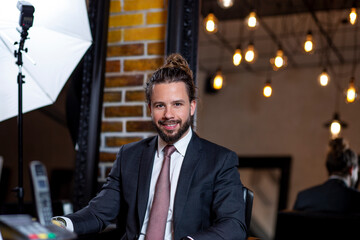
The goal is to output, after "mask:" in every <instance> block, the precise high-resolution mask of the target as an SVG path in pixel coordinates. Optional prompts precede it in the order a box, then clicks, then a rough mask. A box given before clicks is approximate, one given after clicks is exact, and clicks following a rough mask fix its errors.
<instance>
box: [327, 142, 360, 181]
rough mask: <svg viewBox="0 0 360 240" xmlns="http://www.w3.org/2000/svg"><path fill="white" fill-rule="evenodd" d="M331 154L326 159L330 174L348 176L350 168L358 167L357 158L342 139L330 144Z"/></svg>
mask: <svg viewBox="0 0 360 240" xmlns="http://www.w3.org/2000/svg"><path fill="white" fill-rule="evenodd" d="M329 147H330V149H329V152H328V154H327V159H326V168H327V170H328V172H329V174H330V175H331V174H337V175H340V176H346V175H347V174H348V173H349V168H351V167H353V166H357V165H358V162H357V161H358V160H357V156H356V154H355V152H354V151H352V150H351V149H350V148H349V147H348V145H347V144H346V143H345V141H344V139H342V138H335V139H332V140H331V141H330V142H329Z"/></svg>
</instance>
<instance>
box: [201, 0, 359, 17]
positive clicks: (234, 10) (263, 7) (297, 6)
mask: <svg viewBox="0 0 360 240" xmlns="http://www.w3.org/2000/svg"><path fill="white" fill-rule="evenodd" d="M357 3H360V2H359V1H354V0H321V1H320V0H317V1H311V0H235V1H234V5H233V6H232V7H231V8H228V9H223V8H220V7H219V5H218V3H217V0H202V1H201V4H202V5H201V15H202V16H206V15H207V14H208V13H209V12H213V13H214V14H215V16H216V17H217V18H218V19H219V20H220V21H225V20H234V19H243V18H245V17H246V16H247V15H248V14H249V11H250V10H255V11H256V14H257V15H258V16H259V17H269V16H279V15H289V14H298V13H304V12H312V11H315V12H316V11H326V10H335V9H349V8H351V7H352V6H354V4H357ZM358 5H360V4H358Z"/></svg>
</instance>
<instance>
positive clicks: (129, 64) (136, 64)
mask: <svg viewBox="0 0 360 240" xmlns="http://www.w3.org/2000/svg"><path fill="white" fill-rule="evenodd" d="M163 63H164V59H163V58H150V59H129V60H125V62H124V71H147V70H156V69H157V68H159V67H160V66H161V65H162V64H163Z"/></svg>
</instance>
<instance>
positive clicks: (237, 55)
mask: <svg viewBox="0 0 360 240" xmlns="http://www.w3.org/2000/svg"><path fill="white" fill-rule="evenodd" d="M241 60H242V55H241V49H240V46H239V47H237V48H236V50H235V53H234V55H233V63H234V65H235V66H239V64H240V63H241Z"/></svg>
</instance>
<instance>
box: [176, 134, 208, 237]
mask: <svg viewBox="0 0 360 240" xmlns="http://www.w3.org/2000/svg"><path fill="white" fill-rule="evenodd" d="M201 152H202V149H201V143H200V138H199V137H198V136H197V135H196V134H195V133H194V132H193V136H192V138H191V141H190V143H189V145H188V148H187V150H186V154H185V157H184V161H183V164H182V167H181V171H180V176H179V180H178V184H177V189H176V194H175V201H174V219H173V221H174V229H175V231H176V227H177V225H176V224H177V223H178V222H179V220H180V218H181V214H182V212H183V209H184V207H185V203H186V200H187V197H188V193H189V189H190V184H191V181H192V178H193V175H194V173H195V171H196V167H197V166H198V163H199V160H200V156H201Z"/></svg>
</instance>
